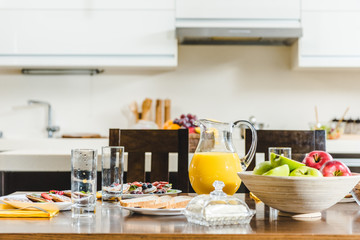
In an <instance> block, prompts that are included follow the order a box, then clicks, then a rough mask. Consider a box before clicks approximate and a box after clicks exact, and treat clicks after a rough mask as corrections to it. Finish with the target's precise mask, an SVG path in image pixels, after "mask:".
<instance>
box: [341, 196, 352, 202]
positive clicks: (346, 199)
mask: <svg viewBox="0 0 360 240" xmlns="http://www.w3.org/2000/svg"><path fill="white" fill-rule="evenodd" d="M349 202H355V199H354V198H353V197H350V198H343V199H341V200H340V201H339V203H349Z"/></svg>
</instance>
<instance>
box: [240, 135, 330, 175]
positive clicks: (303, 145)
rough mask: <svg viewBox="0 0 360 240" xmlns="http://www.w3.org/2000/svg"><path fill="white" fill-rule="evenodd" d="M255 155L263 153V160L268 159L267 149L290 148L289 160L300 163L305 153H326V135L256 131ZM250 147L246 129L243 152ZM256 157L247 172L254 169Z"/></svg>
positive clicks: (249, 136) (249, 137)
mask: <svg viewBox="0 0 360 240" xmlns="http://www.w3.org/2000/svg"><path fill="white" fill-rule="evenodd" d="M256 132H257V137H258V142H257V148H256V153H265V160H267V159H269V153H268V149H269V147H290V148H291V158H292V159H294V160H297V161H302V160H303V159H304V157H305V154H306V153H309V152H311V151H314V150H322V151H326V135H325V131H324V130H315V131H311V130H308V131H307V130H304V131H303V130H258V131H256ZM250 146H251V132H250V130H249V129H246V133H245V150H246V152H247V151H248V150H249V148H250ZM255 162H256V156H255V157H254V159H253V161H252V162H251V164H250V166H249V167H248V169H247V170H253V169H254V167H255Z"/></svg>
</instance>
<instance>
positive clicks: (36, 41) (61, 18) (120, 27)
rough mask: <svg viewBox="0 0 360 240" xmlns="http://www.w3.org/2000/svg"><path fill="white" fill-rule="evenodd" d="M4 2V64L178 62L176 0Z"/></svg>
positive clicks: (0, 44) (0, 58) (0, 52)
mask: <svg viewBox="0 0 360 240" xmlns="http://www.w3.org/2000/svg"><path fill="white" fill-rule="evenodd" d="M4 2H7V1H3V2H2V5H1V4H0V32H1V35H2V37H1V38H0V65H6V64H9V65H15V66H16V65H23V66H28V65H43V64H45V65H44V66H46V65H51V64H53V65H54V66H58V65H61V64H62V63H64V64H68V65H75V66H82V65H84V66H176V63H177V60H176V59H177V42H176V38H175V3H174V1H171V0H167V1H163V0H149V1H135V2H137V3H138V4H134V3H128V2H126V1H121V0H119V1H106V0H104V1H88V2H85V1H82V3H83V4H79V2H77V1H75V2H74V3H72V2H69V1H64V2H63V3H62V4H61V1H25V2H26V3H25V2H24V6H20V5H19V2H22V1H19V0H18V1H16V0H15V1H13V0H12V1H10V2H13V3H12V4H11V3H9V4H7V5H6V4H4ZM29 2H36V3H38V4H39V3H43V5H40V4H39V5H38V6H37V7H34V5H29V4H28V3H29ZM89 2H92V3H93V4H90V5H89ZM15 3H17V4H15ZM50 3H52V5H51V4H50ZM80 3H81V1H80ZM141 3H143V4H141ZM150 3H153V4H150ZM27 5H28V6H27ZM55 5H56V6H57V8H55V7H54V6H55ZM58 5H59V6H58ZM29 59H31V61H30V60H29ZM62 59H66V61H63V60H62ZM67 61H70V62H67Z"/></svg>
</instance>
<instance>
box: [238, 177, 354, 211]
mask: <svg viewBox="0 0 360 240" xmlns="http://www.w3.org/2000/svg"><path fill="white" fill-rule="evenodd" d="M238 175H239V177H240V178H241V180H242V181H243V182H244V184H245V186H246V187H247V188H248V189H249V190H250V191H251V192H252V193H253V194H254V195H255V196H256V197H258V198H259V199H260V200H261V201H262V202H263V203H264V204H266V205H268V206H270V207H272V208H275V209H278V210H280V211H283V212H290V213H315V212H321V211H323V210H325V209H327V208H329V207H331V206H333V205H334V204H336V203H337V202H339V201H340V200H341V199H342V198H343V197H344V196H345V195H346V194H348V193H349V192H350V191H351V190H352V189H353V187H354V186H355V185H356V184H357V183H358V182H359V181H360V175H357V174H353V176H346V177H278V176H263V175H255V174H253V172H252V171H246V172H239V173H238Z"/></svg>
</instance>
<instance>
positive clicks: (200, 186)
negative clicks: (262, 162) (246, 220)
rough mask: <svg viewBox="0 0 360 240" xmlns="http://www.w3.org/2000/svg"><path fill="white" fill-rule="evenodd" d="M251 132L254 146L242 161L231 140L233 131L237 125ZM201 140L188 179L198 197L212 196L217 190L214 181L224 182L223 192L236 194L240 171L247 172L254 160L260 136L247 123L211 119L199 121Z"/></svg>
mask: <svg viewBox="0 0 360 240" xmlns="http://www.w3.org/2000/svg"><path fill="white" fill-rule="evenodd" d="M240 124H243V125H246V126H247V127H249V128H250V129H251V133H252V143H251V147H250V149H249V152H248V153H247V154H246V155H245V156H244V157H243V158H241V159H240V158H239V156H238V154H237V153H236V150H235V147H234V145H233V140H232V131H233V129H234V127H236V126H237V125H240ZM198 125H199V126H200V129H201V132H200V141H199V144H198V146H197V148H196V150H195V153H194V156H193V158H192V160H191V163H190V168H189V179H190V183H191V186H192V187H193V189H194V190H195V192H196V193H197V194H209V193H210V192H212V191H213V190H214V187H213V185H212V184H213V183H214V181H216V180H218V181H222V182H224V183H225V187H224V189H223V190H224V192H226V193H227V194H229V195H233V194H234V193H235V192H236V191H237V190H238V189H239V187H240V184H241V179H240V178H239V176H238V175H237V173H238V172H241V171H243V170H245V169H246V168H247V167H248V166H249V164H250V162H251V160H252V159H253V157H254V154H255V149H256V143H257V135H256V130H255V128H254V127H253V125H252V124H251V123H250V122H248V121H246V120H239V121H236V122H233V123H223V122H217V121H212V120H208V119H201V120H199V121H198Z"/></svg>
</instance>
